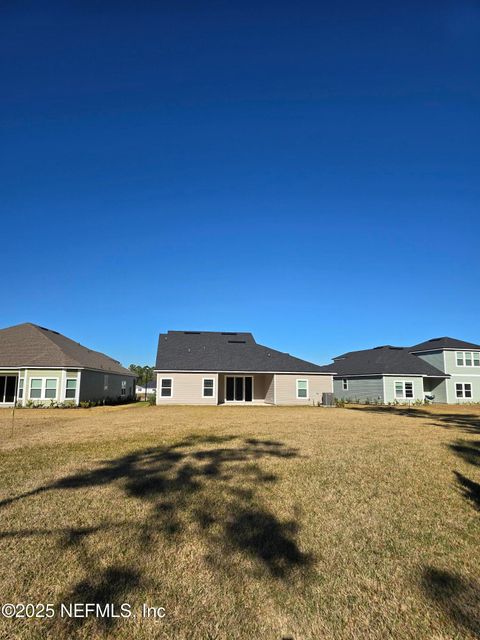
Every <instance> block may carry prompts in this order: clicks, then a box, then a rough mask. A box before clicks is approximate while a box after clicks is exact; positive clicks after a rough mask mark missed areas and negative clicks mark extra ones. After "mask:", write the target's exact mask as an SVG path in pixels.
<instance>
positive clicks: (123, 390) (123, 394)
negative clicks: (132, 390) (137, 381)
mask: <svg viewBox="0 0 480 640" xmlns="http://www.w3.org/2000/svg"><path fill="white" fill-rule="evenodd" d="M120 395H121V396H126V395H127V381H126V380H122V389H121V391H120Z"/></svg>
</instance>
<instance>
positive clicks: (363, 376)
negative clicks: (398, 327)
mask: <svg viewBox="0 0 480 640" xmlns="http://www.w3.org/2000/svg"><path fill="white" fill-rule="evenodd" d="M331 368H332V370H333V369H334V370H335V372H336V375H335V376H334V383H333V385H334V392H335V397H336V398H338V399H344V400H347V401H359V402H365V401H369V402H381V403H388V402H395V401H397V402H401V403H411V402H415V401H418V400H421V401H423V400H425V399H428V400H431V401H433V402H438V403H450V404H455V403H462V402H480V345H477V344H472V343H470V342H464V341H462V340H456V339H455V338H448V337H444V338H434V339H432V340H427V341H426V342H422V343H420V344H417V345H414V346H412V347H392V346H389V345H387V346H383V347H376V348H374V349H364V350H362V351H351V352H349V353H344V354H343V355H341V356H337V357H336V358H334V359H333V364H332V365H331Z"/></svg>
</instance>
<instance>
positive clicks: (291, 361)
mask: <svg viewBox="0 0 480 640" xmlns="http://www.w3.org/2000/svg"><path fill="white" fill-rule="evenodd" d="M155 368H156V369H157V370H159V371H211V372H217V371H219V372H229V371H238V372H247V371H250V372H277V371H278V372H279V373H281V372H283V373H287V372H291V373H326V374H330V373H331V372H330V369H329V368H328V367H320V366H319V365H316V364H313V363H312V362H307V361H306V360H301V359H300V358H295V357H294V356H291V355H290V354H288V353H283V352H281V351H276V350H275V349H270V348H269V347H265V346H263V345H260V344H257V343H256V342H255V339H254V337H253V335H252V334H251V333H245V332H237V331H224V332H218V331H169V332H168V333H161V334H160V336H159V338H158V352H157V362H156V366H155Z"/></svg>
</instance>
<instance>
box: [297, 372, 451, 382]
mask: <svg viewBox="0 0 480 640" xmlns="http://www.w3.org/2000/svg"><path fill="white" fill-rule="evenodd" d="M308 375H310V374H308ZM345 375H346V374H344V375H343V376H341V375H339V374H337V373H334V374H333V377H334V378H335V380H342V379H343V378H344V376H345ZM451 375H454V374H450V373H446V374H445V375H444V376H434V375H431V374H430V373H354V374H350V373H349V374H348V377H349V378H382V377H383V378H388V377H390V378H396V377H401V376H403V377H409V376H410V377H413V378H440V379H442V380H443V379H444V378H445V379H448V378H450V376H451Z"/></svg>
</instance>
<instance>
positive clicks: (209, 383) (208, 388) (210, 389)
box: [203, 378, 215, 398]
mask: <svg viewBox="0 0 480 640" xmlns="http://www.w3.org/2000/svg"><path fill="white" fill-rule="evenodd" d="M214 393H215V380H214V379H213V378H204V379H203V397H204V398H213V396H214Z"/></svg>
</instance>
